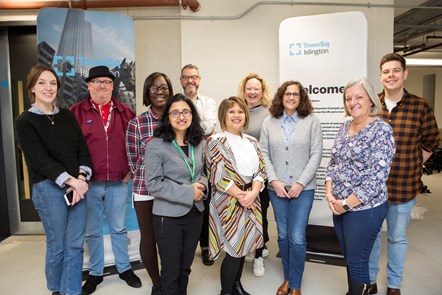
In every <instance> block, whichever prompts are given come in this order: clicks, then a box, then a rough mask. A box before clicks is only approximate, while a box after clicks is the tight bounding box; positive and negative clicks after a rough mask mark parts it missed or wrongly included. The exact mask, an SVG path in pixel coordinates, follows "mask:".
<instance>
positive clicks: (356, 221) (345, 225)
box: [333, 202, 388, 284]
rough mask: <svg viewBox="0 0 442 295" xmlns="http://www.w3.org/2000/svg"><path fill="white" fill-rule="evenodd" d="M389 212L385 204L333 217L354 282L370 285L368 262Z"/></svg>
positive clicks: (350, 276) (351, 278)
mask: <svg viewBox="0 0 442 295" xmlns="http://www.w3.org/2000/svg"><path fill="white" fill-rule="evenodd" d="M387 211H388V205H387V203H386V202H385V203H384V204H382V205H380V206H377V207H375V208H370V209H366V210H362V211H349V212H347V213H344V214H342V215H333V224H334V226H335V231H336V235H337V237H338V240H339V244H340V245H341V250H342V253H343V254H344V257H345V261H346V262H347V268H348V274H349V278H350V280H351V281H353V282H356V283H359V284H369V283H370V276H369V273H368V261H369V258H370V253H371V250H372V249H373V244H374V241H375V240H376V236H377V235H378V233H379V232H380V230H381V226H382V223H383V222H384V219H385V216H386V215H387Z"/></svg>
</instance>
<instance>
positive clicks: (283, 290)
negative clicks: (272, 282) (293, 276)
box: [276, 281, 289, 295]
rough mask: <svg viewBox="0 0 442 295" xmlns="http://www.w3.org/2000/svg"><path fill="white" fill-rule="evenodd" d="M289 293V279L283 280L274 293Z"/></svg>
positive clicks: (283, 294) (281, 294)
mask: <svg viewBox="0 0 442 295" xmlns="http://www.w3.org/2000/svg"><path fill="white" fill-rule="evenodd" d="M287 294H289V281H284V282H283V283H282V284H281V286H279V288H278V291H276V295H287Z"/></svg>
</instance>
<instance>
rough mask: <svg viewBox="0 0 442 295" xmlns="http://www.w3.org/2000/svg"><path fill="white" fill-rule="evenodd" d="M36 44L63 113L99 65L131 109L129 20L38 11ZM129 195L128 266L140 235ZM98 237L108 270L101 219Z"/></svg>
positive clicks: (135, 256)
mask: <svg viewBox="0 0 442 295" xmlns="http://www.w3.org/2000/svg"><path fill="white" fill-rule="evenodd" d="M37 40H38V41H37V42H38V49H39V50H38V59H39V63H44V64H47V65H49V66H52V67H53V68H54V70H55V72H56V73H57V75H58V76H59V79H60V84H61V85H60V91H59V93H58V98H59V100H60V101H59V104H60V106H61V107H64V108H69V107H70V106H71V105H73V104H75V103H76V102H78V101H80V100H83V99H85V97H86V96H87V95H88V90H87V85H86V82H85V79H86V78H87V77H88V75H89V69H90V68H92V67H95V66H99V65H104V66H107V67H108V68H109V70H110V71H111V72H112V73H113V74H114V76H115V80H114V91H113V93H112V96H113V97H114V98H116V99H117V100H119V101H121V102H123V103H125V104H127V105H128V106H129V107H131V108H132V109H133V110H135V45H134V44H135V43H134V23H133V20H132V18H131V17H129V16H127V15H124V14H116V13H108V12H96V11H86V10H81V9H64V8H44V9H41V10H40V12H39V14H38V18H37ZM131 183H132V182H130V184H131ZM131 192H132V190H131V185H129V186H128V198H127V199H128V202H127V209H126V228H127V231H128V248H129V249H128V252H129V258H130V260H131V261H138V260H140V254H139V250H138V247H139V240H140V235H139V230H138V222H137V218H136V214H135V210H134V209H133V208H132V202H131V200H132V193H131ZM103 237H104V263H105V266H112V265H113V264H114V263H115V259H114V255H113V252H112V246H111V241H110V230H109V226H108V224H107V222H106V219H103ZM86 249H87V248H86ZM87 254H88V253H87V251H86V252H85V259H84V263H83V268H84V269H87V267H88V260H89V255H87Z"/></svg>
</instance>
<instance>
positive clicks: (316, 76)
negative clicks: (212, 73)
mask: <svg viewBox="0 0 442 295" xmlns="http://www.w3.org/2000/svg"><path fill="white" fill-rule="evenodd" d="M367 35H368V27H367V20H366V18H365V15H364V14H363V13H362V12H344V13H334V14H325V15H315V16H302V17H293V18H289V19H285V20H284V21H282V22H281V24H280V27H279V80H280V84H282V83H283V82H285V81H287V80H295V81H299V82H301V84H302V85H303V86H304V87H305V88H306V89H307V91H308V92H309V96H310V99H311V100H312V102H313V106H314V108H315V110H314V113H315V115H316V116H317V117H318V118H319V120H320V121H321V125H322V133H323V139H324V149H323V158H322V162H321V165H320V167H319V169H318V172H317V188H316V194H315V202H314V203H313V209H312V212H311V214H310V221H309V224H314V225H328V226H329V225H332V219H331V216H332V214H331V212H330V210H329V208H328V206H327V202H326V200H325V186H324V177H325V168H326V167H327V164H328V162H329V160H330V149H331V146H332V144H333V140H334V137H335V135H336V132H337V130H338V128H339V126H340V125H341V124H342V122H343V121H344V120H345V117H344V115H343V110H344V106H343V98H342V97H343V89H344V86H345V85H346V84H347V82H348V81H350V80H351V79H353V78H357V77H366V76H367V38H368V36H367Z"/></svg>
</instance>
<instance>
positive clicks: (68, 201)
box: [64, 190, 74, 206]
mask: <svg viewBox="0 0 442 295" xmlns="http://www.w3.org/2000/svg"><path fill="white" fill-rule="evenodd" d="M73 197H74V191H73V190H70V191H68V192H66V193H65V194H64V200H65V201H66V204H67V205H68V206H71V205H72V199H73Z"/></svg>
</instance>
